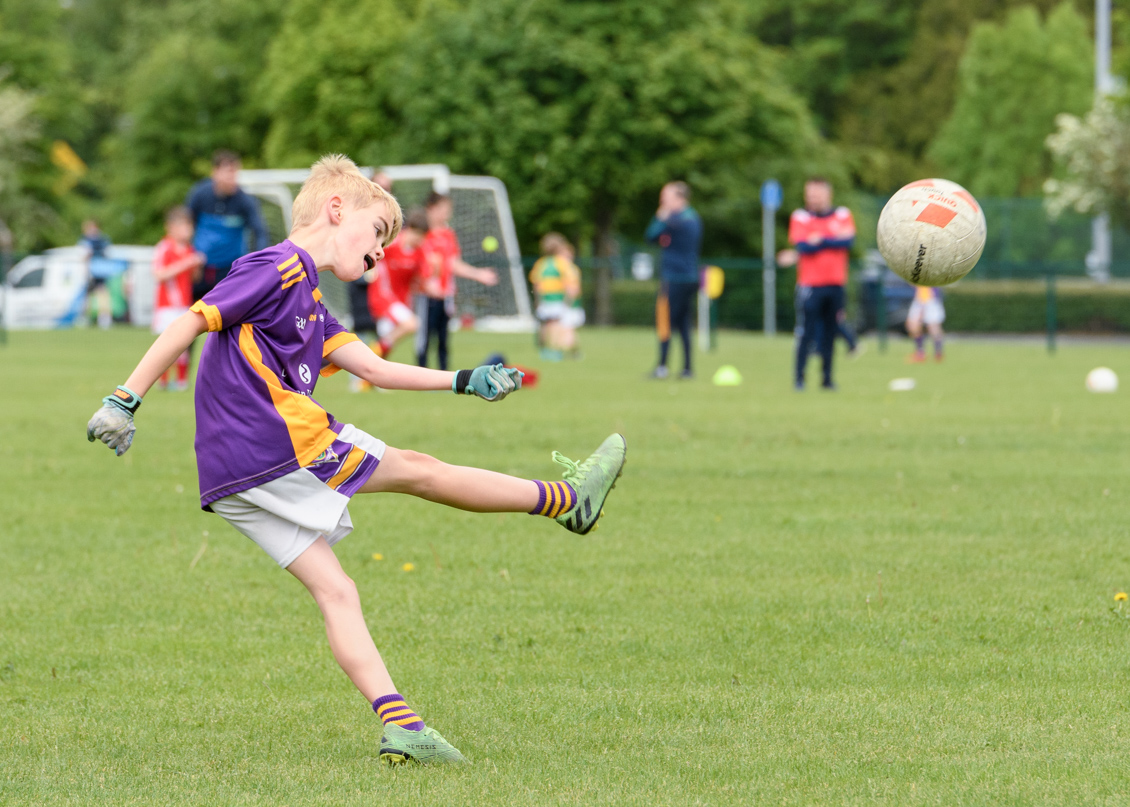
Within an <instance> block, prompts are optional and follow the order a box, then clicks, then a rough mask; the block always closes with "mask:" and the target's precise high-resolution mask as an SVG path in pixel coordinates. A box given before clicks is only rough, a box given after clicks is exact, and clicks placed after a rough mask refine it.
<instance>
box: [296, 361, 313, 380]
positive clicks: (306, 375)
mask: <svg viewBox="0 0 1130 807" xmlns="http://www.w3.org/2000/svg"><path fill="white" fill-rule="evenodd" d="M298 377H299V378H301V379H302V383H303V384H309V383H310V377H311V376H310V365H308V364H300V365H298Z"/></svg>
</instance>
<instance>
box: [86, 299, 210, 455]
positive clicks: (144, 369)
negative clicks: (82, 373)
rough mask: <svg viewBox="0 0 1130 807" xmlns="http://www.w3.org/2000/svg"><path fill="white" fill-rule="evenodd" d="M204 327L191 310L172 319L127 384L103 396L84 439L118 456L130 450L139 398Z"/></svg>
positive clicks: (205, 324) (198, 316) (139, 403)
mask: <svg viewBox="0 0 1130 807" xmlns="http://www.w3.org/2000/svg"><path fill="white" fill-rule="evenodd" d="M207 330H208V324H207V321H206V320H205V319H204V317H203V316H201V315H200V314H197V313H196V312H194V311H189V312H187V313H185V314H183V315H181V316H180V317H177V319H175V320H173V323H172V325H170V326H169V327H168V328H167V329H166V330H165V332H164V333H162V334H161V335H160V336H158V337H157V340H156V341H155V342H154V343H153V344H152V346H150V348H149V350H147V351H146V352H145V355H144V356H143V357H142V358H141V361H140V362H138V365H137V367H136V368H135V369H134V371H133V372H132V373H130V377H129V378H127V379H126V383H125V384H124V385H122V386H120V387H118V388H117V390H115V391H114V393H113V394H111V395H107V396H106V397H105V398H103V399H102V408H101V409H99V410H98V411H97V412H95V413H94V416H93V417H92V418H91V419H90V422H89V423H87V425H86V439H87V440H89V441H90V442H94V441H95V440H101V441H102V442H103V443H105V444H106V445H107V446H109V447H110V448H112V449H114V451H115V453H116V454H117V455H118V456H119V457H120V456H121V455H122V454H125V453H126V452H127V451H129V447H130V446H131V445H132V444H133V433H134V431H136V429H135V427H134V425H133V416H134V413H136V412H137V410H138V408H139V407H140V406H141V399H142V398H143V397H144V396H145V393H147V392H149V388H150V387H152V386H153V384H154V382H155V381H156V380H157V379H158V378H160V377H161V373H163V372H165V371H166V370H168V369H169V366H170V365H172V363H173V362H174V361H176V359H177V356H179V355H180V354H181V353H183V352H184V351H185V350H186V349H187V348H188V346H189V345H191V344H192V341H193V340H194V339H195V338H196V337H198V336H199V335H200V334H202V333H204V332H205V331H207Z"/></svg>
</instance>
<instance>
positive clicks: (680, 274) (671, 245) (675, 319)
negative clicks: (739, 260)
mask: <svg viewBox="0 0 1130 807" xmlns="http://www.w3.org/2000/svg"><path fill="white" fill-rule="evenodd" d="M690 198H691V189H690V187H689V186H688V185H687V183H685V182H668V183H667V184H666V185H664V186H663V189H662V190H661V191H660V192H659V209H658V210H657V211H656V212H655V218H653V219H652V220H651V224H650V225H648V228H647V232H646V233H645V236H646V238H647V240H648V241H650V242H652V243H655V244H659V248H660V256H659V297H658V299H657V300H656V302H655V330H656V333H657V335H658V336H659V364H658V365H656V367H655V370H654V371H653V372H652V374H651V375H652V378H667V375H668V371H667V353H668V349H669V348H670V346H671V331H672V329H674V330H677V331H678V332H679V336H680V337H682V340H683V372H682V375H681V377H682V378H692V377H693V376H694V373H693V372H692V371H691V312H692V311H693V310H694V301H695V298H696V295H697V294H698V268H699V267H698V264H699V253H700V251H701V250H702V219H700V218H699V215H698V213H696V212H695V210H694V208H692V207H691V206H690Z"/></svg>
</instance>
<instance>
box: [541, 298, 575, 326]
mask: <svg viewBox="0 0 1130 807" xmlns="http://www.w3.org/2000/svg"><path fill="white" fill-rule="evenodd" d="M568 315H569V304H568V303H566V302H563V301H560V300H558V301H557V302H552V303H538V307H537V310H536V311H534V316H536V317H537V318H538V320H539V321H540V322H558V321H563V320H564V319H565V317H567V316H568Z"/></svg>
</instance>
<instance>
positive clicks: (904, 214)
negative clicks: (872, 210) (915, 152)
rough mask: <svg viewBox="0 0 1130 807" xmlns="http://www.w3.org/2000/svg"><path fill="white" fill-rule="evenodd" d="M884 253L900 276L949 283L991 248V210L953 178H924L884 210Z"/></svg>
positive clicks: (926, 282) (881, 233)
mask: <svg viewBox="0 0 1130 807" xmlns="http://www.w3.org/2000/svg"><path fill="white" fill-rule="evenodd" d="M877 235H878V240H879V252H880V253H882V255H883V258H884V259H885V260H886V261H887V265H888V266H889V267H891V269H892V270H894V272H895V273H896V274H898V275H899V277H902V278H903V279H905V280H909V281H910V282H911V283H914V284H916V285H919V286H945V285H947V284H949V283H953V282H955V281H958V280H960V279H961V278H963V277H965V276H966V275H967V274H969V270H970V269H972V268H973V266H974V265H975V264H976V263H977V259H978V258H980V257H981V251H982V250H984V249H985V214H984V213H983V212H982V211H981V206H980V205H979V204H977V200H976V199H974V198H973V194H971V193H970V192H969V191H967V190H965V188H963V187H961V186H960V185H958V184H957V183H956V182H950V181H949V180H948V179H920V180H918V181H917V182H911V183H910V184H909V185H906V186H904V187H902V188H899V190H898V192H897V193H895V195H894V196H892V197H891V198H890V201H888V202H887V204H886V205H885V206H884V207H883V212H882V213H880V214H879V230H878V233H877Z"/></svg>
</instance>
